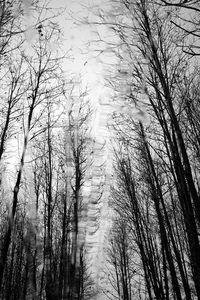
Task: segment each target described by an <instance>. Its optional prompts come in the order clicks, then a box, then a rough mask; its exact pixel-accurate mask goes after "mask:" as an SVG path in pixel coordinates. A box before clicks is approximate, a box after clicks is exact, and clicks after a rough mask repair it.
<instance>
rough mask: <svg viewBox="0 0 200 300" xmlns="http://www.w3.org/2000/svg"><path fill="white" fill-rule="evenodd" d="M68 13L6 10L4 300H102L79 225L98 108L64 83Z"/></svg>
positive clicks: (2, 39)
mask: <svg viewBox="0 0 200 300" xmlns="http://www.w3.org/2000/svg"><path fill="white" fill-rule="evenodd" d="M61 13H62V11H61V10H52V9H51V8H50V7H49V5H48V3H47V2H45V1H37V0H36V1H21V0H11V1H8V0H3V1H1V2H0V74H1V75H0V76H1V87H0V90H1V101H0V102H1V103H0V168H1V175H0V176H1V180H0V193H1V198H0V298H1V299H20V300H22V299H49V300H50V299H52V300H53V299H54V300H55V299H91V297H93V295H94V283H93V281H92V279H91V276H90V271H89V270H88V264H87V262H86V249H85V243H84V242H85V241H84V236H85V232H84V228H81V227H80V226H79V224H80V222H81V220H82V218H83V216H84V214H85V211H86V210H87V203H85V201H84V199H83V198H84V197H83V186H84V183H85V180H86V176H87V175H86V172H87V169H88V168H89V167H90V165H91V159H90V155H89V153H90V151H92V147H93V146H92V141H91V139H90V135H89V121H90V118H91V108H90V105H89V104H88V103H87V99H86V98H87V97H86V96H87V95H86V93H85V92H81V83H77V82H75V80H72V78H65V77H64V75H63V74H64V72H63V69H62V65H63V63H64V61H65V60H66V56H65V55H64V54H63V53H64V52H61V51H60V48H61V49H62V31H61V29H60V28H59V25H58V22H57V20H58V17H59V16H60V14H61ZM55 45H56V46H55ZM75 98H76V100H75Z"/></svg>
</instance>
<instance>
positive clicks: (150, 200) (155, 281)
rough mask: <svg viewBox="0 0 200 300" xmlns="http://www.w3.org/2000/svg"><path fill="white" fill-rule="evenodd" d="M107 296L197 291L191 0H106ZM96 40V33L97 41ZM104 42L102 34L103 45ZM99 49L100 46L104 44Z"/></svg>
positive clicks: (198, 201) (195, 36)
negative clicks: (110, 169)
mask: <svg viewBox="0 0 200 300" xmlns="http://www.w3.org/2000/svg"><path fill="white" fill-rule="evenodd" d="M111 7H112V11H111V10H110V11H107V12H102V11H101V13H100V14H99V16H98V17H99V19H98V21H97V22H96V24H97V25H98V26H101V24H104V25H106V26H107V27H108V28H109V30H111V32H113V34H114V35H115V36H116V38H115V41H114V42H113V44H112V42H111V43H110V44H109V49H108V48H107V51H110V49H113V52H114V55H115V56H116V57H117V59H118V60H117V64H116V66H115V68H113V67H110V69H109V68H108V77H109V78H108V80H109V84H110V82H111V84H112V88H113V90H114V100H113V101H118V102H119V103H121V104H122V105H123V106H126V107H127V108H128V109H127V110H126V112H125V113H123V112H120V111H118V112H115V113H114V114H113V130H114V132H115V137H114V142H113V144H114V154H115V159H114V163H113V165H114V178H115V181H114V183H113V186H112V193H111V199H110V203H111V206H112V207H113V211H114V221H113V227H112V229H111V232H110V235H111V237H110V241H109V247H108V251H107V261H108V264H109V268H107V270H106V271H105V276H107V282H108V286H109V287H108V289H107V290H106V291H104V293H105V295H106V296H107V297H108V298H109V299H124V300H125V299H126V300H128V299H150V300H152V299H165V300H167V299H168V300H170V299H180V300H181V299H188V300H191V299H200V276H199V274H200V254H199V253H200V252H199V250H200V241H199V224H200V196H199V195H200V193H199V171H200V169H199V150H200V148H199V147H200V144H199V130H200V127H199V116H200V114H199V82H200V81H199V60H198V57H199V37H200V36H199V29H200V27H199V13H200V6H199V1H190V0H188V1H178V0H177V1H164V0H163V1H162V0H161V1H151V0H131V1H126V0H119V1H111ZM101 43H102V40H101ZM106 43H107V41H105V45H106ZM105 48H106V47H105Z"/></svg>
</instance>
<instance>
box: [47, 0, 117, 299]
mask: <svg viewBox="0 0 200 300" xmlns="http://www.w3.org/2000/svg"><path fill="white" fill-rule="evenodd" d="M51 4H52V6H54V7H55V8H56V7H59V6H62V7H64V8H65V13H64V14H63V16H62V17H61V18H59V22H60V26H61V27H62V28H63V32H64V48H66V49H70V52H71V54H72V59H71V60H66V65H64V66H63V67H64V70H65V73H66V76H67V74H68V72H70V73H74V74H76V75H77V77H81V79H82V85H83V89H84V88H86V87H87V90H88V97H89V99H90V100H91V104H92V106H93V108H94V115H93V121H92V134H93V135H94V137H95V139H96V141H97V145H98V146H97V148H98V149H97V150H96V151H97V155H98V159H97V158H96V159H95V164H94V166H93V170H92V182H93V183H94V182H95V180H96V179H97V176H98V174H99V171H100V165H101V164H102V162H106V163H105V164H104V167H103V168H104V169H102V171H101V176H102V181H104V193H103V196H102V199H101V203H100V204H99V205H98V207H95V206H94V205H92V204H91V205H89V211H88V223H87V227H88V228H87V233H86V243H88V244H91V245H93V246H92V247H91V249H90V252H89V256H90V262H91V269H92V272H93V273H94V276H95V279H96V280H97V284H101V280H102V272H101V266H102V260H103V255H104V253H103V251H104V246H105V242H106V241H105V239H106V234H107V231H108V228H109V226H110V221H109V220H110V210H109V206H108V198H109V184H108V183H109V182H110V170H111V159H110V151H109V142H108V140H109V132H108V130H107V127H106V125H107V121H108V118H109V116H110V114H111V112H112V109H111V107H110V106H108V105H107V104H108V103H109V102H110V99H111V91H110V90H109V88H107V87H106V86H105V80H104V75H105V71H104V65H103V60H105V61H106V59H107V58H106V56H105V55H104V56H102V57H99V56H97V57H95V53H94V52H93V51H92V49H93V47H92V46H91V47H90V50H88V47H87V46H86V45H87V44H88V42H90V41H92V40H93V39H96V38H97V37H98V36H97V34H96V33H95V28H94V27H93V26H89V25H80V24H78V23H79V20H80V19H82V18H86V17H87V18H88V19H89V21H91V22H92V21H93V20H94V19H93V18H94V17H93V15H92V13H90V12H89V9H87V8H86V7H87V6H88V5H89V7H92V6H94V5H96V6H98V5H101V6H102V1H100V0H93V1H86V0H84V1H81V0H76V1H72V2H71V1H69V0H68V1H66V0H60V1H56V0H51ZM98 30H99V33H100V34H101V36H106V29H105V27H101V28H99V29H98ZM103 145H104V148H102V146H103ZM103 173H104V174H103ZM105 175H106V176H105ZM91 192H92V190H91ZM93 192H94V193H95V191H94V190H93ZM91 197H92V195H91ZM94 214H97V221H96V223H98V227H99V229H98V230H97V232H94V233H93V234H91V232H93V231H94V230H93V228H92V226H94V227H95V223H92V221H90V218H91V220H92V219H93V216H94ZM98 214H99V215H98ZM94 229H95V228H94ZM98 299H105V296H103V298H101V296H99V298H98Z"/></svg>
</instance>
